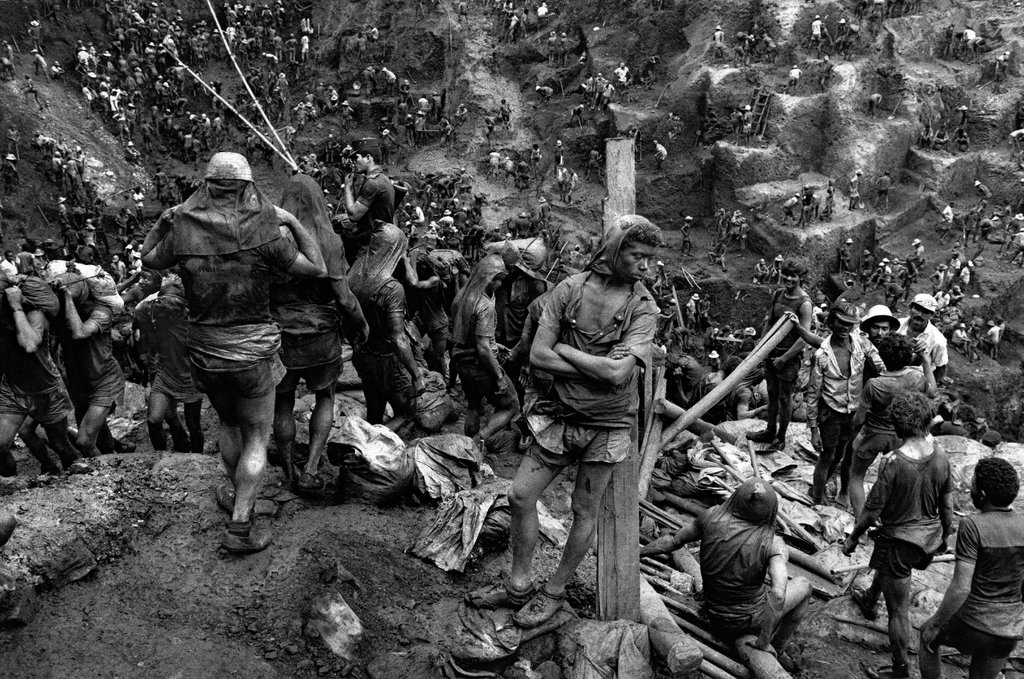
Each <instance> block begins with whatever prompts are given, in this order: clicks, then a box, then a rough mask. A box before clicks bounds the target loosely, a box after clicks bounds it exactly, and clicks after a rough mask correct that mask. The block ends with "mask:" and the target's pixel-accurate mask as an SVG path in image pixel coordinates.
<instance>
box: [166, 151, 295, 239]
mask: <svg viewBox="0 0 1024 679" xmlns="http://www.w3.org/2000/svg"><path fill="white" fill-rule="evenodd" d="M205 180H206V181H205V182H203V185H202V186H200V187H199V188H198V189H196V192H195V193H193V194H192V195H191V196H190V197H189V198H188V200H186V201H185V202H184V203H182V204H181V205H179V206H178V207H176V208H174V209H173V214H174V216H173V219H174V227H173V229H172V230H171V238H172V240H171V245H172V249H173V252H174V254H175V255H180V256H189V255H191V256H211V255H230V254H232V253H235V252H241V251H243V250H252V249H254V248H258V247H259V246H261V245H266V244H267V243H270V242H271V241H274V240H276V239H277V238H280V236H281V233H280V231H279V230H278V222H279V220H278V218H277V211H276V210H275V209H274V204H273V203H271V202H270V200H269V199H268V198H267V197H266V196H264V195H263V193H262V192H260V190H259V189H257V188H256V185H255V184H254V183H253V181H252V170H250V169H249V163H248V161H247V160H246V159H245V156H243V155H241V154H239V153H228V152H221V153H215V154H214V156H213V157H212V158H211V159H210V162H209V164H208V165H207V168H206V176H205Z"/></svg>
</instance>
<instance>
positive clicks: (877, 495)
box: [843, 391, 1019, 679]
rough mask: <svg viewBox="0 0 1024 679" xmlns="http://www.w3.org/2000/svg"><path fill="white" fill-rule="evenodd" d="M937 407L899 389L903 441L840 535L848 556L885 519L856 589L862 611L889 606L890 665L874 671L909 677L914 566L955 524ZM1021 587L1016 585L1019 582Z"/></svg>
mask: <svg viewBox="0 0 1024 679" xmlns="http://www.w3.org/2000/svg"><path fill="white" fill-rule="evenodd" d="M934 415H935V411H934V409H933V408H932V404H931V401H929V400H928V397H926V396H925V395H924V394H922V393H919V392H912V391H902V392H899V393H897V394H896V396H895V397H893V399H892V402H891V403H890V405H889V416H890V417H891V418H892V424H893V429H894V430H895V432H896V436H897V437H898V438H900V439H901V440H902V441H903V443H902V445H900V447H899V448H897V449H896V451H894V453H893V455H892V456H891V457H889V458H887V459H886V461H885V464H883V465H882V468H881V469H880V470H879V472H878V480H877V481H876V482H875V484H874V485H873V486H872V487H871V493H870V494H869V495H868V499H867V503H866V504H865V505H864V511H863V512H862V513H861V515H860V518H858V519H857V523H856V524H855V525H854V527H853V532H852V533H851V534H850V536H849V537H848V538H847V539H846V541H845V542H844V543H843V553H844V554H846V555H847V556H849V555H851V554H853V552H854V551H855V550H856V549H857V543H858V542H859V541H860V537H861V535H863V534H864V533H865V532H866V531H867V530H868V529H869V528H872V527H874V526H875V524H876V523H880V524H881V525H880V527H879V528H878V533H877V535H876V536H875V547H874V550H873V551H872V552H871V568H873V569H875V577H874V579H873V580H872V582H871V586H870V587H869V588H868V590H867V591H866V592H863V593H861V592H859V591H856V590H855V591H853V592H852V593H851V597H852V598H853V601H854V603H856V604H857V607H858V608H860V610H861V612H862V613H863V615H864V617H865V618H867V619H868V620H874V619H875V618H876V617H877V615H878V614H877V611H876V608H877V605H878V597H879V596H882V597H884V599H885V607H886V610H887V611H888V612H889V647H890V652H891V653H892V665H891V667H890V668H887V669H879V670H878V672H877V674H876V676H879V677H892V678H894V679H898V678H901V677H909V676H910V672H909V669H908V667H907V646H908V643H909V639H910V614H909V609H910V580H911V571H912V570H913V569H918V570H923V569H925V568H927V567H928V565H929V564H930V563H931V560H932V558H933V557H934V556H935V554H939V553H942V552H944V551H945V550H946V539H947V538H948V537H949V535H950V534H951V533H952V532H953V481H952V475H951V474H950V468H949V458H948V457H947V456H946V453H945V452H943V451H942V450H939V449H936V448H935V446H934V440H933V439H932V437H931V436H929V435H928V428H929V426H930V425H931V421H932V417H933V416H934ZM1018 592H1019V590H1018Z"/></svg>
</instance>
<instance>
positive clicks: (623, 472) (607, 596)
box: [596, 138, 654, 622]
mask: <svg viewBox="0 0 1024 679" xmlns="http://www.w3.org/2000/svg"><path fill="white" fill-rule="evenodd" d="M605 158H606V160H605V162H606V168H607V174H606V183H607V186H608V187H609V192H608V198H607V199H606V200H605V201H604V228H605V229H606V230H607V229H608V227H609V225H610V224H611V223H612V222H613V221H614V220H615V218H617V217H620V216H621V215H628V214H634V213H635V212H636V191H635V174H634V173H635V170H636V168H635V164H634V162H633V140H632V139H629V138H617V139H609V140H608V141H607V142H606V144H605ZM647 365H650V362H648V363H647ZM647 382H648V383H650V379H648V380H647ZM640 397H641V398H643V397H644V392H643V390H641V392H640ZM653 405H654V404H653V402H652V400H647V401H646V402H645V403H643V404H642V406H641V411H642V412H644V413H647V412H652V409H653ZM638 439H639V432H638V431H637V426H636V425H634V426H633V429H632V431H631V432H630V455H629V457H628V458H626V460H624V461H623V462H620V463H619V464H617V465H615V469H614V471H613V472H612V479H611V482H610V483H609V485H608V490H607V491H606V492H605V495H604V507H603V511H602V512H601V517H600V519H599V520H598V524H597V586H596V590H597V617H598V618H600V619H601V620H631V621H633V622H639V621H640V520H639V511H640V510H639V507H640V497H639V495H638V494H637V482H638V473H637V470H638V469H639V460H638V459H637V457H638V451H639V441H638Z"/></svg>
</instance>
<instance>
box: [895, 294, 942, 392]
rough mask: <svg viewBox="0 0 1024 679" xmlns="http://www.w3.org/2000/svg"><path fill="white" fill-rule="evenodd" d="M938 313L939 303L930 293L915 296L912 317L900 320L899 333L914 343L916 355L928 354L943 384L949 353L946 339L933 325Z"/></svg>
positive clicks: (911, 306)
mask: <svg viewBox="0 0 1024 679" xmlns="http://www.w3.org/2000/svg"><path fill="white" fill-rule="evenodd" d="M937 311H938V303H937V302H936V301H935V298H934V297H932V296H931V295H929V294H928V293H924V292H922V293H919V294H917V295H914V300H913V301H912V302H911V303H910V316H908V317H907V318H903V319H900V329H899V333H900V334H901V335H906V336H907V337H909V338H910V339H912V340H913V341H914V351H915V353H927V354H928V358H929V359H930V360H931V364H932V370H933V371H935V381H936V382H937V383H939V384H941V383H942V380H943V378H944V377H945V376H946V364H948V363H949V352H948V351H947V349H946V337H945V335H943V334H942V331H941V330H939V329H938V328H937V327H935V326H934V325H933V324H932V317H934V316H935V313H936V312H937Z"/></svg>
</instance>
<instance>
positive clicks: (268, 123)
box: [206, 0, 299, 170]
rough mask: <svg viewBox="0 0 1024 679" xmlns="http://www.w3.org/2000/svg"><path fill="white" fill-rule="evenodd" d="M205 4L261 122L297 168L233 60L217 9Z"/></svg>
mask: <svg viewBox="0 0 1024 679" xmlns="http://www.w3.org/2000/svg"><path fill="white" fill-rule="evenodd" d="M206 6H207V7H209V8H210V16H212V17H213V23H214V25H216V26H217V33H219V34H220V39H221V41H222V42H223V43H224V49H225V50H226V51H227V53H228V58H229V59H231V64H232V65H233V66H234V67H235V72H236V73H238V77H239V78H241V79H242V85H244V86H245V91H246V92H248V93H249V96H250V97H252V102H253V103H254V104H256V110H257V111H259V112H260V115H261V116H262V117H263V122H265V123H266V124H267V128H268V129H269V130H270V131H271V133H272V134H273V135H274V139H276V140H277V143H278V144H280V145H281V150H282V151H283V152H284V154H285V155H286V156H288V164H289V165H291V166H292V169H295V170H297V169H298V168H299V166H298V165H297V164H296V162H295V160H294V159H292V154H290V153H288V147H287V146H285V144H284V142H283V141H281V137H280V136H279V135H278V134H277V130H276V129H274V124H273V123H271V122H270V118H268V117H267V114H266V113H265V112H264V111H263V107H262V106H261V105H260V100H259V99H257V98H256V95H255V94H254V93H253V91H252V88H251V87H249V81H248V80H246V78H245V74H244V73H242V67H241V66H239V65H238V62H237V61H236V60H235V53H234V52H233V51H231V45H230V44H228V38H227V36H226V35H224V29H223V28H221V27H220V19H218V18H217V10H215V9H214V8H213V3H212V2H211V1H210V0H206Z"/></svg>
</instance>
